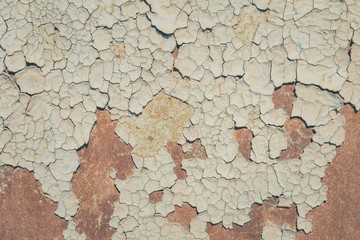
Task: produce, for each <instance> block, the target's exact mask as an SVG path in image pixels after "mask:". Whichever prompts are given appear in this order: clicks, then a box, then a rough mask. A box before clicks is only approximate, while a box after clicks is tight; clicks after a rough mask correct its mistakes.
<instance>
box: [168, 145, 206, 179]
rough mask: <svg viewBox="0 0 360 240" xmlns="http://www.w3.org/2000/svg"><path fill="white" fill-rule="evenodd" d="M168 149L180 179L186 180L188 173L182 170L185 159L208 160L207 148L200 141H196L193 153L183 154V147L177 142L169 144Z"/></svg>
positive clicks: (192, 149) (175, 171)
mask: <svg viewBox="0 0 360 240" xmlns="http://www.w3.org/2000/svg"><path fill="white" fill-rule="evenodd" d="M166 148H167V150H168V152H169V153H170V155H171V157H172V159H173V161H174V163H175V168H174V173H175V174H176V176H177V178H178V179H185V178H186V171H185V170H184V169H182V168H181V162H182V160H183V159H188V158H196V157H197V158H199V159H202V160H205V159H206V158H207V155H206V151H205V148H204V146H203V145H202V144H201V141H200V140H196V141H195V142H194V144H193V145H192V148H191V151H190V152H186V153H184V152H183V150H182V147H181V146H180V145H179V144H177V143H176V142H168V144H167V145H166Z"/></svg>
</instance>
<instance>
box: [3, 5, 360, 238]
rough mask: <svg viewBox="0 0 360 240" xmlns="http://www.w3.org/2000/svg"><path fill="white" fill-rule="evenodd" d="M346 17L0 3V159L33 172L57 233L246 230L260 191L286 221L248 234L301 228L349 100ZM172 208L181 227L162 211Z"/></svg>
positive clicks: (359, 45)
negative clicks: (182, 219)
mask: <svg viewBox="0 0 360 240" xmlns="http://www.w3.org/2000/svg"><path fill="white" fill-rule="evenodd" d="M39 9H41V11H39ZM359 13H360V1H354V0H346V1H335V0H334V1H309V2H307V3H304V1H269V0H266V1H260V0H251V1H250V0H241V1H234V0H211V1H197V0H195V1H178V0H168V1H156V0H146V1H141V0H131V1H114V0H109V1H96V0H86V1H69V0H64V1H59V0H37V1H12V0H8V1H6V2H4V1H3V2H1V3H0V166H4V165H8V166H13V167H14V168H19V167H20V168H23V169H27V170H28V171H29V172H33V173H34V177H35V179H36V180H38V181H39V183H40V185H41V190H42V192H43V194H44V196H46V197H48V198H49V199H51V200H52V201H53V202H56V203H57V209H56V211H55V214H56V215H58V216H59V217H61V218H63V219H64V220H65V221H66V223H67V227H66V229H64V231H63V237H64V239H65V240H75V239H76V240H84V239H85V238H86V235H87V236H88V238H90V239H99V238H110V237H111V238H112V239H113V240H119V239H209V234H208V232H209V231H210V230H209V231H208V232H207V231H206V226H207V224H211V225H217V226H219V228H221V226H222V227H223V228H224V229H231V228H235V229H238V228H240V229H241V228H242V227H241V226H243V225H247V226H252V225H251V224H254V223H251V222H254V221H251V216H253V215H252V214H250V212H251V209H252V208H255V205H254V204H259V205H261V206H264V202H265V205H266V204H267V203H266V202H267V201H266V200H267V199H269V198H275V199H278V203H277V204H278V206H279V207H280V206H281V207H290V206H292V208H293V207H296V209H297V216H296V227H294V226H293V227H284V226H280V225H278V224H277V223H274V222H272V221H267V220H266V221H265V220H264V221H260V222H261V225H259V224H258V225H256V224H255V225H254V226H256V227H254V228H253V229H252V230H253V234H255V235H256V238H260V236H261V238H262V239H263V240H270V239H271V240H274V239H282V240H294V238H295V235H296V231H304V232H305V233H308V234H309V233H311V231H312V222H311V220H310V219H309V217H308V216H310V214H311V211H312V210H313V209H315V208H317V207H319V206H320V205H322V204H323V203H324V202H325V203H326V201H327V193H328V187H327V186H326V180H325V179H326V178H327V174H326V171H325V170H326V167H327V166H328V165H329V164H331V163H332V161H333V159H334V158H335V155H336V150H337V148H338V147H340V146H341V145H342V143H343V141H344V139H345V138H346V132H345V126H347V124H346V119H345V118H344V117H343V116H342V115H341V114H340V110H341V108H342V107H343V105H344V104H347V103H349V104H351V106H352V107H353V108H354V109H357V110H359V109H360V81H359V79H360V77H359V76H360V71H359V69H360V68H359V66H360V14H359ZM98 109H103V110H104V111H106V113H100V112H98ZM97 119H98V123H96V120H97ZM110 119H111V121H110ZM95 124H96V126H95V127H94V125H95ZM355 128H356V127H355ZM93 129H94V130H93ZM92 130H93V131H92ZM114 132H115V133H116V135H115V134H114ZM79 150H80V151H79ZM78 151H79V154H78V153H77V152H78ZM79 156H80V158H81V159H80V158H79ZM74 175H75V177H74ZM330 178H331V176H330ZM343 187H346V186H343ZM75 193H76V194H75ZM184 204H189V205H190V206H192V207H193V210H194V211H191V214H193V213H194V214H195V215H194V216H191V221H190V218H188V220H187V222H189V221H190V222H189V224H190V227H185V228H184V227H183V226H182V225H181V224H179V223H173V222H169V221H168V219H167V216H169V215H170V216H172V214H175V213H177V212H178V211H180V210H179V209H178V207H177V206H185V205H184ZM184 208H186V207H184ZM181 211H182V212H184V214H185V211H184V210H181ZM253 211H255V210H253ZM184 214H183V213H182V214H180V215H184ZM175 215H176V214H175ZM284 218H285V217H284ZM264 219H265V218H264ZM189 224H188V223H186V226H189ZM235 226H238V227H235ZM259 226H261V227H259ZM247 228H248V227H247ZM252 230H251V229H249V231H247V232H249V234H250V235H249V236H255V235H251V233H250V232H251V231H252ZM349 231H352V230H349ZM219 232H221V234H224V236H227V235H226V234H229V232H230V235H231V234H234V231H232V230H231V231H226V230H219ZM237 232H240V231H238V230H236V231H235V233H237ZM211 234H214V232H212V233H211ZM219 237H220V236H219Z"/></svg>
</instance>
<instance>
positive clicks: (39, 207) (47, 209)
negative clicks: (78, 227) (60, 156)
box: [0, 166, 67, 240]
mask: <svg viewBox="0 0 360 240" xmlns="http://www.w3.org/2000/svg"><path fill="white" fill-rule="evenodd" d="M56 209H57V204H56V203H54V202H52V201H51V200H50V199H48V198H46V197H45V196H44V195H43V194H42V192H41V188H40V183H39V182H37V181H36V180H35V178H34V175H33V173H30V172H29V171H27V170H25V169H21V168H16V169H14V168H12V167H7V166H2V167H0V214H1V216H0V239H4V240H5V239H6V240H20V239H21V240H23V239H29V240H31V239H39V240H42V239H44V240H48V239H63V230H64V229H65V228H66V225H67V224H66V222H65V221H64V220H63V219H61V218H59V217H57V216H56V215H55V213H54V212H55V211H56Z"/></svg>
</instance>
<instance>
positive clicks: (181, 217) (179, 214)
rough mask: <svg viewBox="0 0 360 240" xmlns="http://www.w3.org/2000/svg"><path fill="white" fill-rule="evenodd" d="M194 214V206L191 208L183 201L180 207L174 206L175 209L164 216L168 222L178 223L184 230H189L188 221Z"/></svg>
mask: <svg viewBox="0 0 360 240" xmlns="http://www.w3.org/2000/svg"><path fill="white" fill-rule="evenodd" d="M196 215H197V213H196V208H193V207H192V206H190V205H189V204H188V203H183V205H182V206H181V207H178V206H175V211H174V212H172V213H170V214H169V215H168V216H167V217H166V218H167V219H168V220H169V222H174V223H180V224H181V225H182V226H183V228H184V229H185V230H187V231H189V229H190V222H191V220H192V219H193V218H195V217H196Z"/></svg>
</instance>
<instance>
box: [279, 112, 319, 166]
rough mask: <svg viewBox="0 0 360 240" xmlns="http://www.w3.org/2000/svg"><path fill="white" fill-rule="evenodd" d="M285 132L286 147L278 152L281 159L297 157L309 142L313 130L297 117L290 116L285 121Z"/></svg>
mask: <svg viewBox="0 0 360 240" xmlns="http://www.w3.org/2000/svg"><path fill="white" fill-rule="evenodd" d="M284 127H285V134H286V137H287V148H286V150H284V151H282V152H281V154H280V157H281V159H299V158H300V155H301V153H302V152H303V151H304V149H305V148H306V146H308V145H309V144H310V142H311V138H312V137H313V132H312V129H311V128H306V126H305V123H303V122H302V121H301V120H300V119H298V118H291V119H289V120H288V121H286V123H285V126H284Z"/></svg>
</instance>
